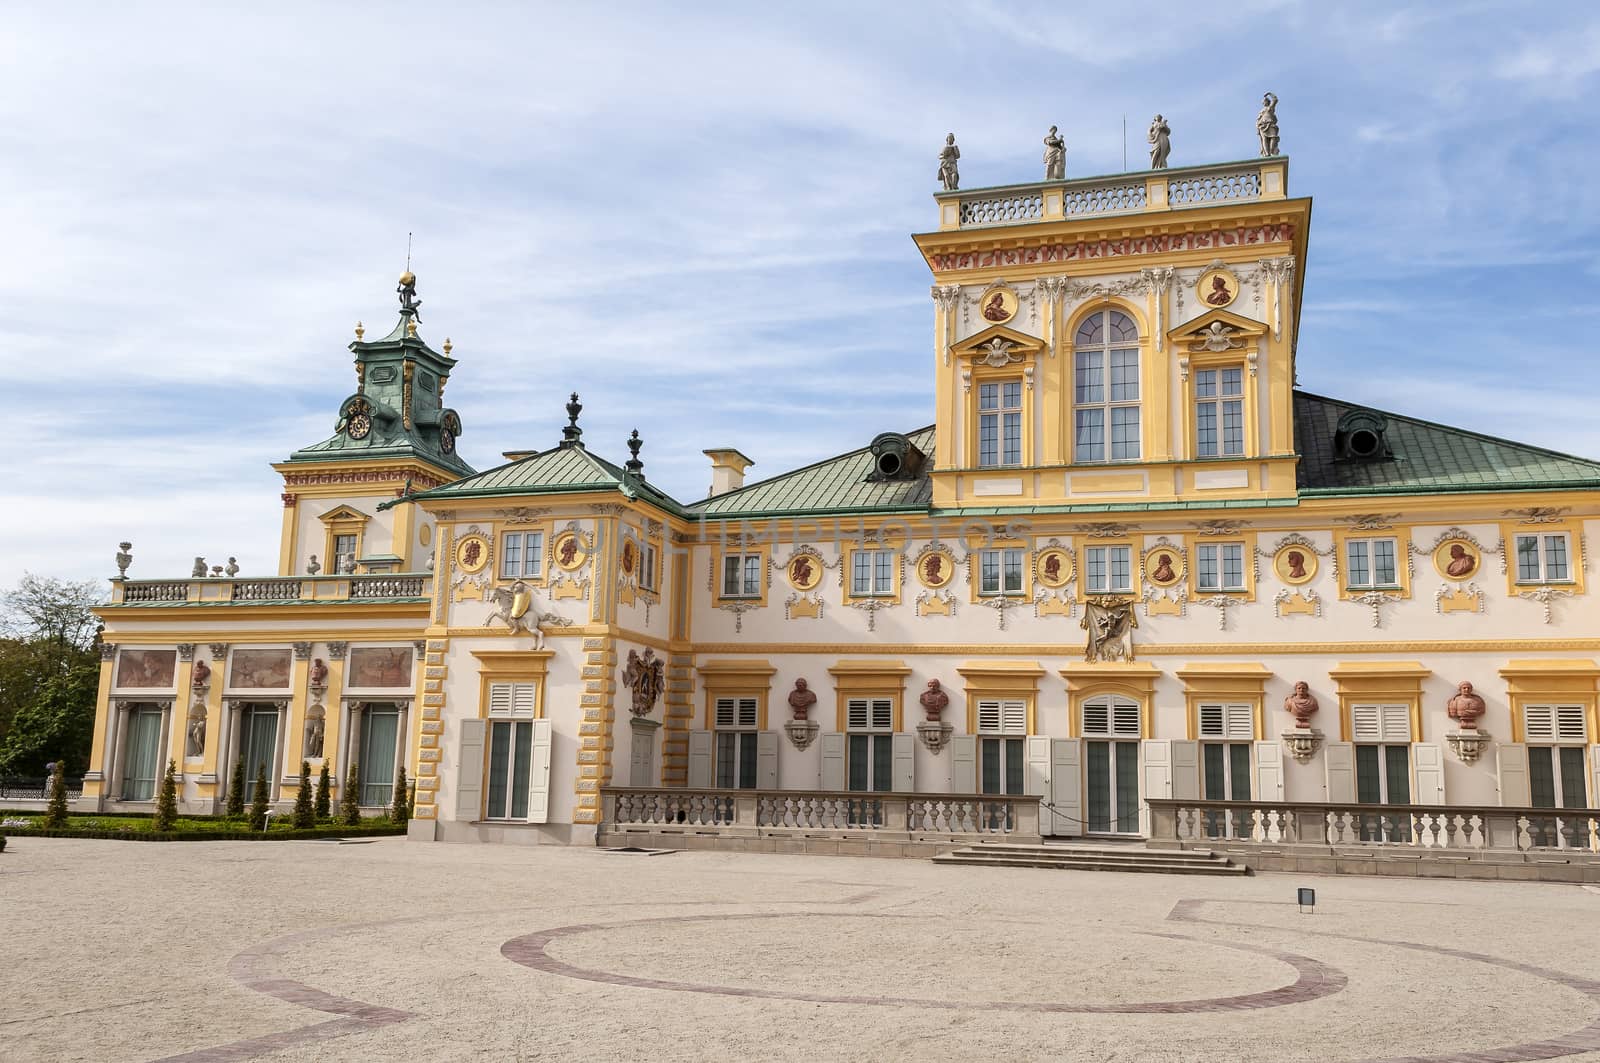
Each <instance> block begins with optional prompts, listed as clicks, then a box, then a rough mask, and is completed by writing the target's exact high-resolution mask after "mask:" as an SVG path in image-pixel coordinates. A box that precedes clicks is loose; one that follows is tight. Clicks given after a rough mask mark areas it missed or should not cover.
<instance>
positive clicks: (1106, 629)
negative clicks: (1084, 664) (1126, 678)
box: [1078, 597, 1139, 661]
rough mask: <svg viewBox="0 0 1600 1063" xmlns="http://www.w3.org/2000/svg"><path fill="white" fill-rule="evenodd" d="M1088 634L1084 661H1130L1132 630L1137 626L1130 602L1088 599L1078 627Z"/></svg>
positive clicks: (1137, 619)
mask: <svg viewBox="0 0 1600 1063" xmlns="http://www.w3.org/2000/svg"><path fill="white" fill-rule="evenodd" d="M1078 626H1079V627H1081V628H1083V629H1084V630H1085V631H1087V632H1088V633H1089V639H1088V642H1087V644H1086V645H1085V646H1084V651H1083V659H1084V660H1086V661H1131V660H1133V629H1134V628H1136V627H1138V626H1139V618H1138V616H1137V615H1135V614H1134V611H1133V603H1132V602H1129V601H1124V600H1122V599H1119V598H1105V597H1102V598H1091V599H1089V601H1088V602H1087V603H1086V604H1085V605H1084V610H1083V620H1081V621H1080V622H1079V624H1078Z"/></svg>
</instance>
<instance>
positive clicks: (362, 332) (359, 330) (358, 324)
mask: <svg viewBox="0 0 1600 1063" xmlns="http://www.w3.org/2000/svg"><path fill="white" fill-rule="evenodd" d="M366 334H367V330H366V328H365V327H363V326H362V324H361V322H359V321H357V322H356V339H358V340H359V339H360V338H361V337H362V336H365V335H366Z"/></svg>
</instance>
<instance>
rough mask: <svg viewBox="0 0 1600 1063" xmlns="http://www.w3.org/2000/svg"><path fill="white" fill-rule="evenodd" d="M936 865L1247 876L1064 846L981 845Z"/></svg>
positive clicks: (1193, 860)
mask: <svg viewBox="0 0 1600 1063" xmlns="http://www.w3.org/2000/svg"><path fill="white" fill-rule="evenodd" d="M933 862H934V863H936V864H963V865H967V866H986V867H1042V868H1052V869H1059V870H1066V871H1126V872H1142V873H1145V874H1156V875H1248V874H1249V873H1250V869H1249V868H1248V867H1245V866H1243V865H1241V864H1235V863H1233V862H1232V861H1231V860H1228V859H1227V858H1225V857H1222V856H1218V855H1215V854H1212V853H1166V852H1162V853H1153V852H1148V851H1135V852H1116V851H1114V850H1113V851H1110V852H1109V853H1108V852H1107V851H1104V850H1096V849H1076V848H1067V847H1065V846H1034V845H1004V846H1002V845H981V846H968V847H966V848H964V849H956V850H955V851H953V852H948V853H940V854H939V855H938V856H935V857H934V858H933Z"/></svg>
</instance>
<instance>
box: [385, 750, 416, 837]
mask: <svg viewBox="0 0 1600 1063" xmlns="http://www.w3.org/2000/svg"><path fill="white" fill-rule="evenodd" d="M410 798H411V791H410V788H409V787H407V786H406V769H405V766H404V765H401V767H400V771H399V772H398V773H397V774H396V775H395V777H394V803H393V804H392V805H390V807H389V818H390V819H391V820H393V821H394V822H395V824H396V825H398V826H401V827H403V826H405V825H406V822H407V821H408V820H410V819H411V800H410Z"/></svg>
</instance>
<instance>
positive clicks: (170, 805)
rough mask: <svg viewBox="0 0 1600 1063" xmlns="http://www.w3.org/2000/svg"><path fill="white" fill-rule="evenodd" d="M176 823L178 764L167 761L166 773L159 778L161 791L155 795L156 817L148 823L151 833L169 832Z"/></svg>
mask: <svg viewBox="0 0 1600 1063" xmlns="http://www.w3.org/2000/svg"><path fill="white" fill-rule="evenodd" d="M177 822H178V764H177V762H176V761H173V760H169V761H167V773H166V774H165V775H163V776H162V777H161V789H160V790H159V791H157V793H156V816H155V819H153V820H151V821H150V829H151V830H153V831H157V832H161V831H169V830H171V829H172V828H173V827H174V826H176V825H177Z"/></svg>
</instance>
